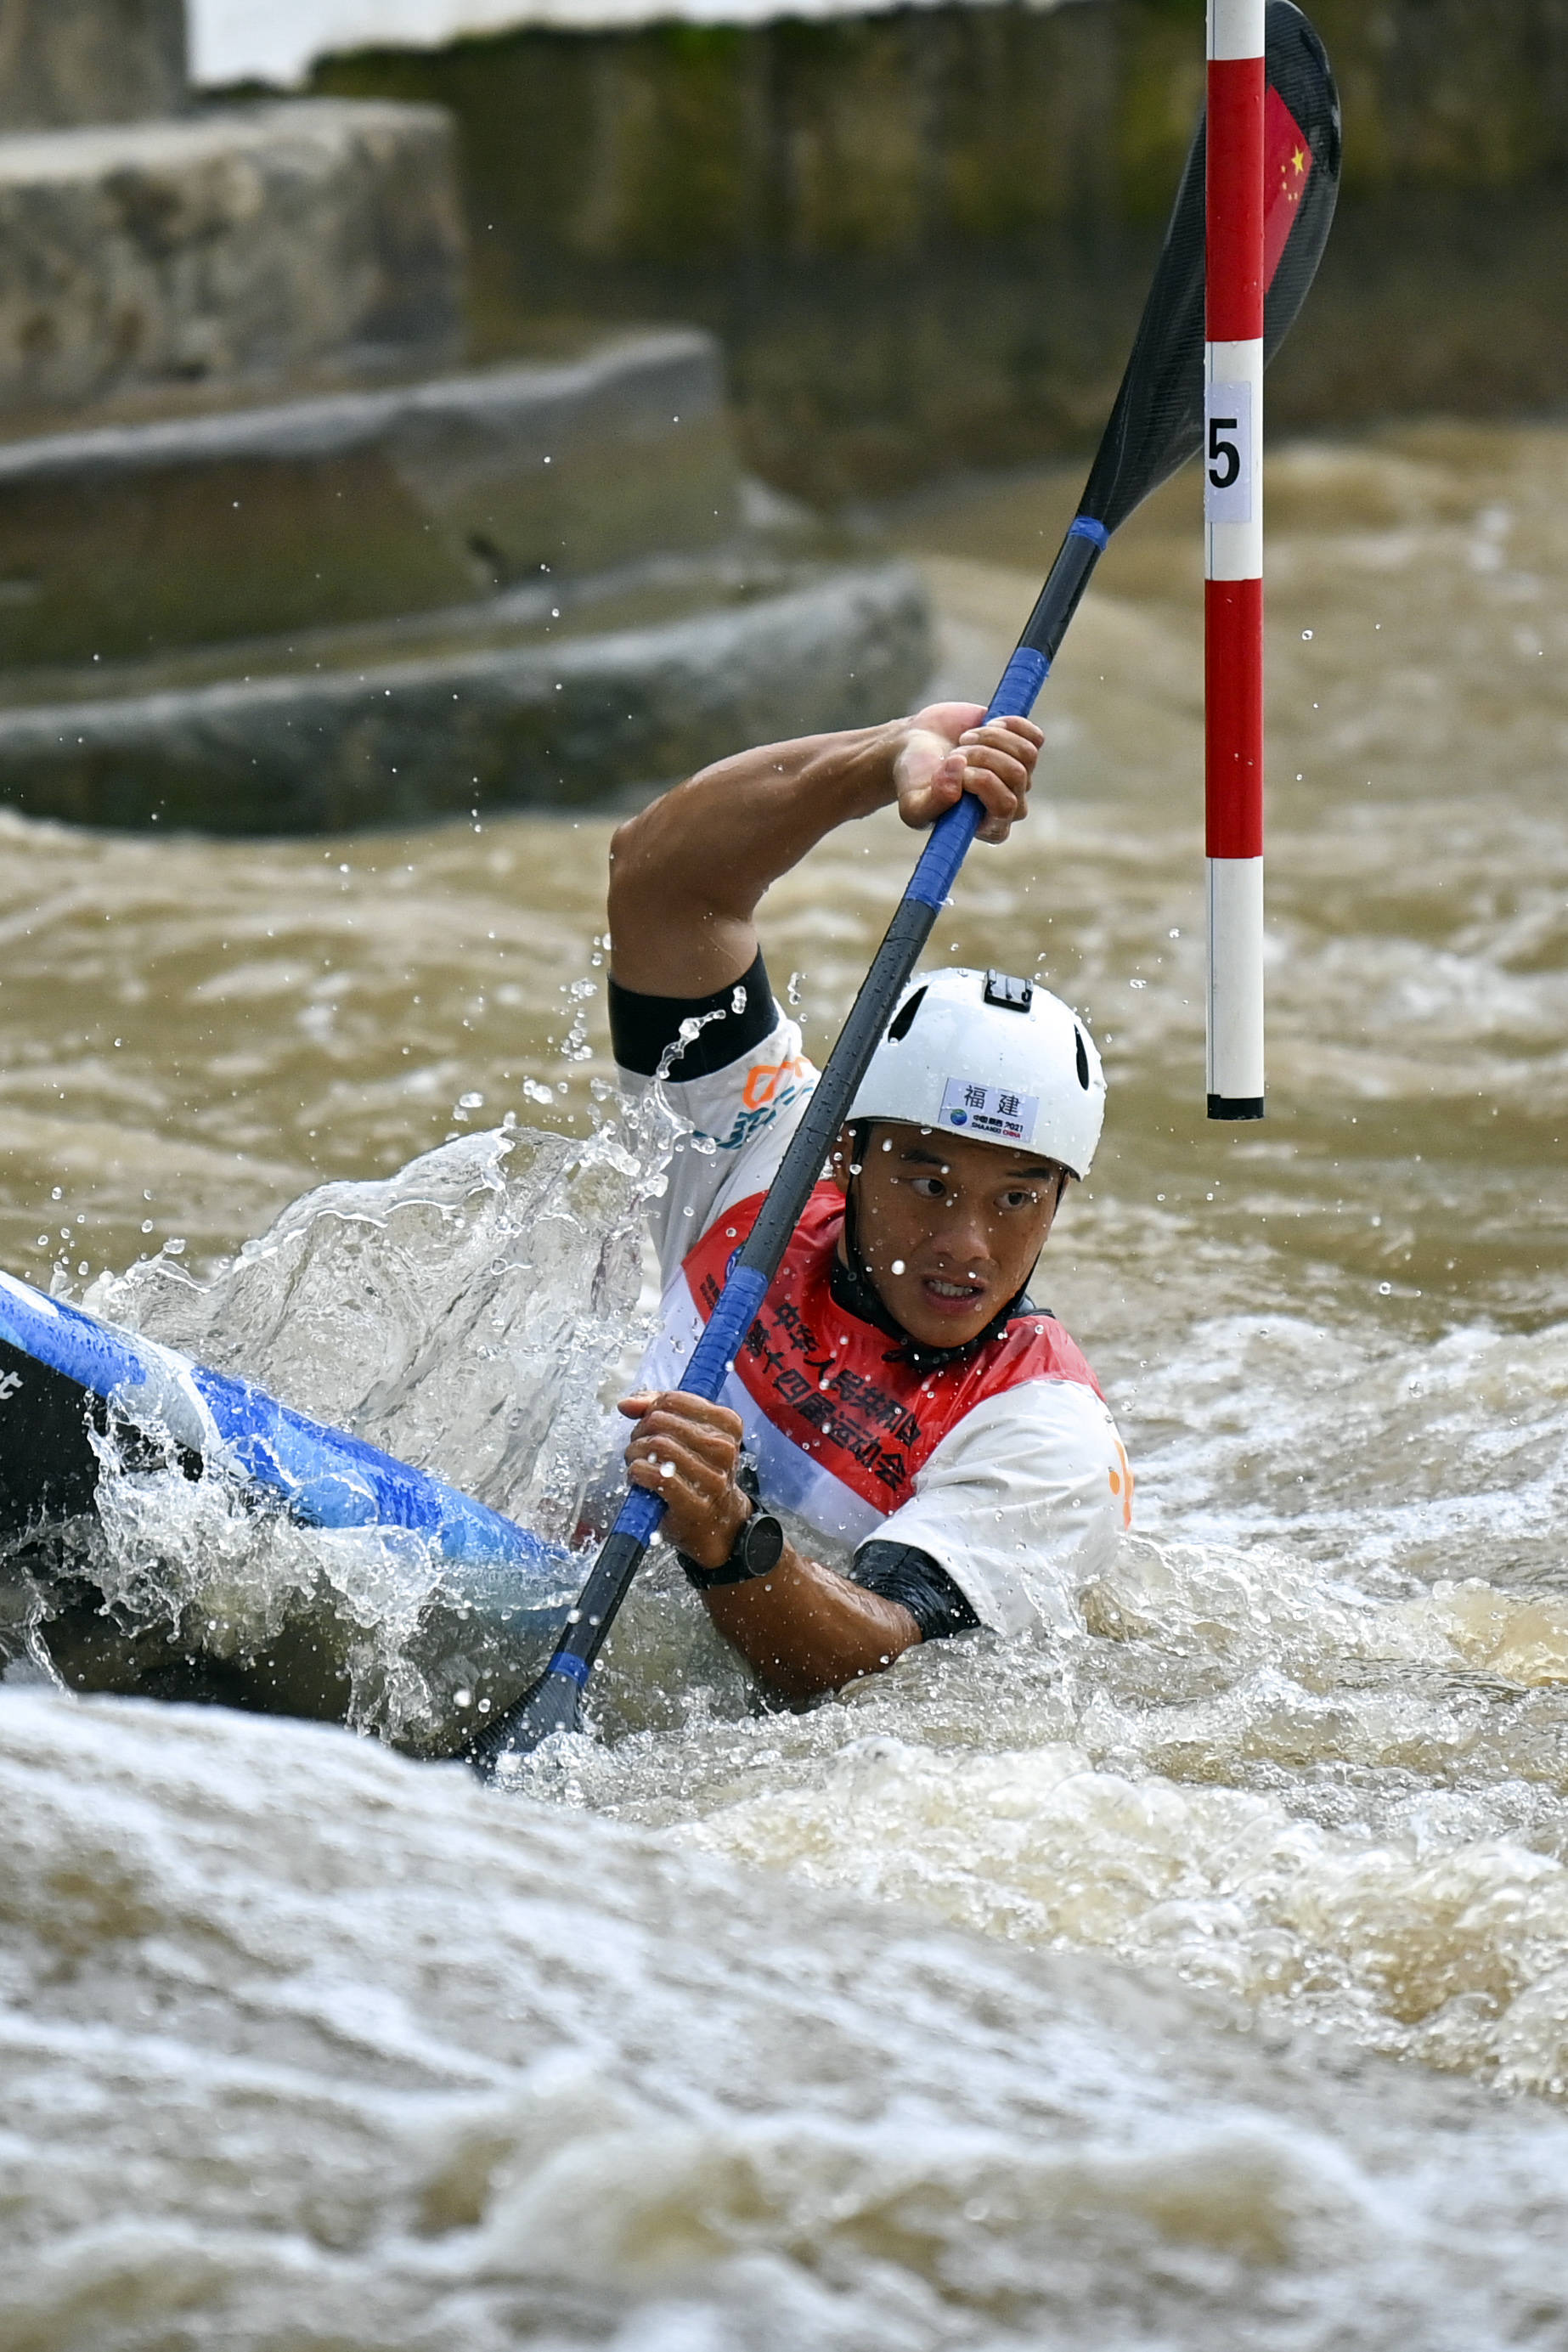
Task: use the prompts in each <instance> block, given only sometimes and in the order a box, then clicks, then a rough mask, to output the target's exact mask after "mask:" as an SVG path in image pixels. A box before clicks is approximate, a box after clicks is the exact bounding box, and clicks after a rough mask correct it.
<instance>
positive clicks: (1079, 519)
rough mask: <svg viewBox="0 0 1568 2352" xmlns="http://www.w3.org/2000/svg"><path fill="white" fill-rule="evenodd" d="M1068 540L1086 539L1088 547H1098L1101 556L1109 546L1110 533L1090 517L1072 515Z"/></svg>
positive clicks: (1100, 523)
mask: <svg viewBox="0 0 1568 2352" xmlns="http://www.w3.org/2000/svg"><path fill="white" fill-rule="evenodd" d="M1068 538H1069V539H1087V540H1088V541H1089V545H1090V547H1098V548H1099V550H1100V553H1101V555H1103V554H1104V553H1105V551H1106V549H1107V548H1108V547H1109V546H1110V532H1109V531H1108V530H1106V528H1105V525H1104V524H1103V523H1102V522H1096V520H1095V519H1094V517H1093V516H1092V515H1074V517H1073V519H1072V520H1071V522H1069V523H1068Z"/></svg>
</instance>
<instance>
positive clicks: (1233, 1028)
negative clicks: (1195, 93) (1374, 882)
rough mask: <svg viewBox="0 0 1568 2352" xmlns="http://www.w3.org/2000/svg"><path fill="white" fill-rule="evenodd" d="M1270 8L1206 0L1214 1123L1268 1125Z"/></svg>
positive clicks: (1207, 663)
mask: <svg viewBox="0 0 1568 2352" xmlns="http://www.w3.org/2000/svg"><path fill="white" fill-rule="evenodd" d="M1264 5H1265V0H1208V132H1207V141H1206V148H1207V158H1208V185H1207V224H1206V226H1207V247H1206V276H1205V306H1206V307H1205V336H1206V343H1205V394H1204V541H1205V566H1204V574H1205V587H1204V697H1205V835H1206V839H1205V847H1206V849H1207V853H1208V930H1209V963H1208V1115H1209V1117H1210V1118H1262V1116H1263V474H1262V456H1263V294H1264V247H1263V209H1264V201H1263V200H1264V188H1263V152H1264V148H1263V127H1264Z"/></svg>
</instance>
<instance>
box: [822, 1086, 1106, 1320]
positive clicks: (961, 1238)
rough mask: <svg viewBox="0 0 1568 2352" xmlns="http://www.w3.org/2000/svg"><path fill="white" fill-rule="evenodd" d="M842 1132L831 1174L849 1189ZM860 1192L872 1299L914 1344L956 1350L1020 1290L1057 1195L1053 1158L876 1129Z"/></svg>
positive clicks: (918, 1131)
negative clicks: (874, 1289)
mask: <svg viewBox="0 0 1568 2352" xmlns="http://www.w3.org/2000/svg"><path fill="white" fill-rule="evenodd" d="M852 1151H853V1139H852V1138H851V1136H850V1133H849V1130H848V1129H847V1128H846V1129H844V1131H843V1133H842V1134H841V1135H840V1136H839V1139H838V1143H837V1148H836V1150H835V1152H834V1160H833V1173H834V1178H835V1181H837V1184H838V1186H839V1189H840V1191H847V1189H848V1183H849V1172H850V1168H851V1165H852V1164H855V1163H854V1162H853V1161H852ZM858 1165H859V1166H860V1171H861V1173H860V1179H859V1186H858V1192H857V1193H856V1209H857V1219H856V1240H857V1243H858V1247H859V1252H860V1255H861V1257H862V1258H863V1259H864V1261H865V1263H866V1266H867V1270H868V1273H869V1274H870V1276H871V1278H872V1280H873V1281H874V1282H875V1284H876V1286H877V1290H878V1294H879V1297H880V1298H881V1301H882V1304H883V1306H884V1307H886V1308H887V1309H888V1312H889V1314H890V1315H891V1316H892V1317H893V1318H894V1319H895V1321H897V1322H899V1323H900V1324H902V1326H903V1328H904V1329H905V1330H906V1331H907V1332H909V1334H910V1338H911V1339H923V1340H924V1341H925V1343H926V1345H927V1346H928V1347H936V1348H962V1347H963V1346H964V1344H965V1343H966V1342H967V1341H968V1340H970V1339H974V1338H975V1337H976V1336H977V1335H978V1334H979V1333H980V1332H982V1331H984V1328H985V1326H986V1325H987V1323H989V1322H990V1320H991V1318H992V1317H993V1316H994V1315H998V1314H1000V1313H1001V1310H1002V1309H1003V1307H1005V1305H1006V1304H1007V1301H1008V1300H1009V1299H1010V1298H1011V1297H1014V1296H1015V1294H1016V1292H1018V1291H1020V1290H1022V1288H1023V1286H1024V1285H1025V1283H1026V1282H1027V1280H1028V1278H1029V1276H1030V1273H1031V1271H1032V1270H1033V1267H1034V1264H1035V1260H1036V1259H1037V1257H1038V1256H1039V1254H1040V1251H1041V1249H1042V1248H1043V1246H1044V1244H1045V1239H1046V1235H1047V1234H1048V1233H1049V1232H1050V1230H1051V1221H1052V1219H1053V1218H1054V1217H1055V1215H1056V1213H1057V1202H1058V1200H1059V1198H1060V1196H1061V1189H1062V1171H1061V1169H1060V1168H1059V1167H1058V1164H1057V1163H1056V1161H1055V1160H1041V1159H1039V1158H1038V1157H1037V1155H1036V1154H1035V1153H1033V1152H1028V1151H1019V1152H1014V1151H1009V1150H1005V1149H1004V1148H1003V1147H1002V1146H1000V1145H998V1144H994V1143H975V1142H973V1140H971V1139H967V1138H963V1139H961V1138H957V1137H953V1136H947V1135H937V1134H933V1133H931V1131H930V1130H928V1129H923V1128H919V1127H902V1126H892V1125H883V1124H881V1123H878V1124H877V1125H874V1126H873V1127H872V1129H871V1131H870V1134H869V1136H868V1139H867V1144H866V1156H865V1159H864V1160H863V1161H861V1162H859V1163H858Z"/></svg>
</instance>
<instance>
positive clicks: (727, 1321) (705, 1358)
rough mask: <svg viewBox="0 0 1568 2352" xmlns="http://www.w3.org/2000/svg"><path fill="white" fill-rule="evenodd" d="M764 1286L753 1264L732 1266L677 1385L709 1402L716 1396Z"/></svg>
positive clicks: (762, 1279)
mask: <svg viewBox="0 0 1568 2352" xmlns="http://www.w3.org/2000/svg"><path fill="white" fill-rule="evenodd" d="M767 1288H768V1278H767V1276H766V1275H764V1274H759V1273H758V1272H757V1270H756V1268H755V1267H754V1266H750V1265H738V1266H736V1268H735V1269H734V1272H733V1273H732V1274H731V1276H730V1278H729V1280H728V1281H727V1282H726V1283H725V1285H724V1287H723V1290H722V1291H721V1294H720V1297H719V1304H718V1305H717V1307H715V1308H714V1309H713V1312H712V1314H711V1315H710V1317H709V1318H708V1328H707V1329H706V1330H705V1331H704V1332H703V1334H702V1337H701V1339H699V1341H698V1342H697V1345H696V1347H695V1348H693V1349H692V1351H691V1360H690V1362H689V1364H688V1365H687V1367H686V1376H685V1378H684V1379H683V1380H682V1381H681V1383H680V1385H681V1387H682V1388H683V1389H686V1390H687V1391H689V1393H690V1394H691V1395H692V1396H700V1397H707V1398H708V1400H709V1401H710V1402H713V1401H714V1400H715V1399H716V1398H717V1397H718V1395H719V1393H720V1391H721V1389H722V1388H723V1385H724V1382H725V1381H726V1380H727V1379H728V1378H729V1375H730V1371H731V1367H732V1366H733V1364H734V1361H735V1358H736V1357H737V1356H738V1355H739V1353H740V1350H741V1342H742V1339H744V1338H745V1336H746V1334H747V1332H748V1331H749V1330H750V1329H751V1328H752V1321H753V1318H755V1315H756V1312H757V1309H758V1307H760V1306H761V1305H762V1303H763V1299H764V1297H766V1296H767Z"/></svg>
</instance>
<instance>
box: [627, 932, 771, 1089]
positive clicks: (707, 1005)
mask: <svg viewBox="0 0 1568 2352" xmlns="http://www.w3.org/2000/svg"><path fill="white" fill-rule="evenodd" d="M609 996H610V1045H611V1049H612V1051H613V1052H614V1054H615V1056H616V1063H617V1064H618V1066H620V1068H622V1069H623V1070H634V1071H636V1072H637V1076H639V1077H644V1078H651V1077H654V1076H657V1075H658V1066H659V1064H660V1063H661V1062H662V1061H663V1059H664V1057H665V1055H667V1054H668V1053H669V1049H670V1047H671V1046H672V1045H673V1046H675V1047H676V1048H677V1051H676V1052H675V1053H674V1054H673V1055H671V1057H670V1064H669V1069H668V1074H667V1075H668V1076H669V1077H671V1078H673V1079H674V1080H675V1081H676V1083H677V1084H678V1085H679V1083H681V1082H682V1081H683V1080H685V1079H689V1078H707V1077H711V1076H712V1075H713V1072H714V1071H715V1070H723V1069H727V1068H728V1067H729V1066H730V1064H731V1062H738V1061H739V1060H740V1058H741V1056H742V1054H749V1053H750V1052H751V1050H752V1046H753V1045H761V1044H762V1042H763V1038H764V1037H766V1036H768V1035H770V1034H772V1032H773V1028H774V1027H775V1026H776V1024H777V1022H778V1012H777V1009H776V1007H775V1006H774V1003H773V990H772V988H771V987H770V986H769V985H768V972H767V966H766V965H765V964H764V963H763V958H762V951H761V950H760V949H759V950H758V952H757V957H756V961H755V962H754V963H753V964H752V968H751V970H750V971H748V972H746V973H744V974H743V975H742V978H741V979H739V980H732V981H731V982H730V985H729V987H728V988H716V989H715V990H714V992H713V993H712V995H711V996H645V995H644V994H643V993H642V991H641V990H640V989H636V988H623V987H622V986H621V983H620V982H619V981H618V980H615V979H612V980H611V982H610V989H609ZM737 999H739V1002H740V1009H739V1011H737V1010H736V1001H737ZM683 1021H700V1022H701V1024H702V1026H701V1027H700V1029H699V1031H698V1032H697V1034H696V1036H695V1037H693V1038H692V1039H691V1041H690V1043H689V1045H681V1044H680V1042H679V1040H680V1024H681V1023H682V1022H683Z"/></svg>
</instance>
